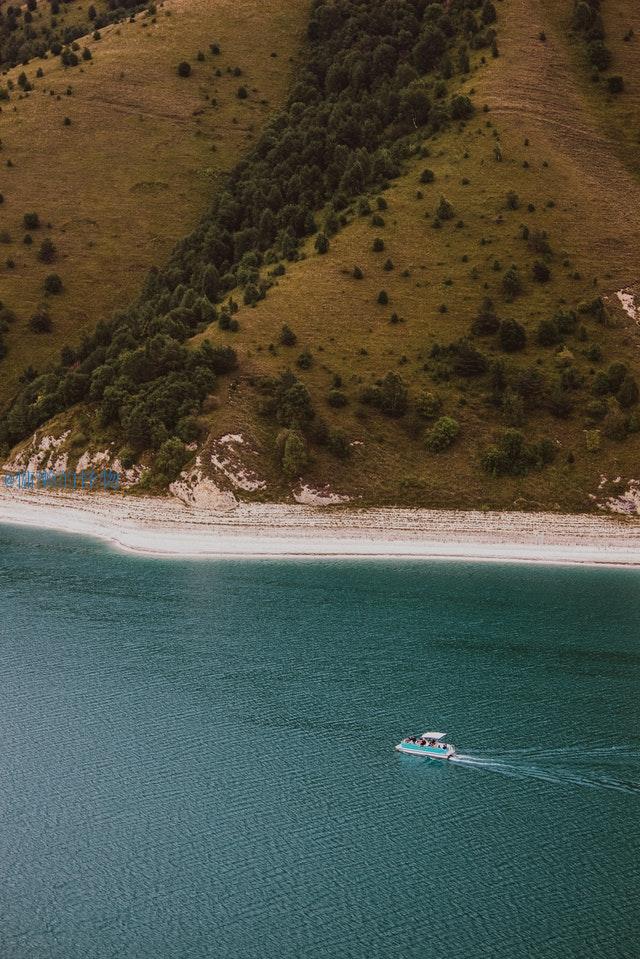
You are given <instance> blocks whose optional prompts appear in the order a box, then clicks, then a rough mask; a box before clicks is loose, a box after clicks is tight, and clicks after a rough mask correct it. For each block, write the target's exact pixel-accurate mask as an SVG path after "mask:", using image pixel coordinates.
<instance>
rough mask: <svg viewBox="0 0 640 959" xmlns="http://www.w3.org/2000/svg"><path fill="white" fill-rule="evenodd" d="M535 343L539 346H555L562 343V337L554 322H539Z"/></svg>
mask: <svg viewBox="0 0 640 959" xmlns="http://www.w3.org/2000/svg"><path fill="white" fill-rule="evenodd" d="M536 341H537V342H538V343H539V344H540V346H556V344H558V343H560V342H562V336H561V334H560V330H559V329H558V324H557V323H556V322H555V320H540V323H539V324H538V329H537V331H536Z"/></svg>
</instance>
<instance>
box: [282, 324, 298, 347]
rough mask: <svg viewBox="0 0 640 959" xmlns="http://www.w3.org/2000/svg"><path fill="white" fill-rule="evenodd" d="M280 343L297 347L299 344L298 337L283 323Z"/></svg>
mask: <svg viewBox="0 0 640 959" xmlns="http://www.w3.org/2000/svg"><path fill="white" fill-rule="evenodd" d="M280 342H281V344H282V345H283V346H295V345H296V343H297V342H298V337H297V336H296V334H295V333H294V332H293V330H292V329H291V327H290V326H288V325H287V324H286V323H283V325H282V330H281V331H280Z"/></svg>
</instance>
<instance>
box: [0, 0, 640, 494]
mask: <svg viewBox="0 0 640 959" xmlns="http://www.w3.org/2000/svg"><path fill="white" fill-rule="evenodd" d="M194 6H195V2H194V3H192V4H184V8H185V11H186V10H187V9H190V8H191V7H194ZM585 8H586V9H585ZM280 9H281V8H280ZM298 13H300V9H299V8H298ZM302 13H303V14H305V15H307V28H306V29H307V39H306V41H305V42H304V43H303V44H302V48H301V50H300V53H299V63H298V66H297V67H296V70H295V73H294V76H293V77H292V79H291V83H290V86H289V94H288V100H287V103H286V105H285V106H284V108H283V109H282V110H281V111H280V112H278V113H277V114H276V115H275V116H274V117H273V118H272V119H271V120H270V122H269V123H268V125H267V127H266V129H265V131H264V133H262V134H261V135H260V136H256V139H255V145H254V146H253V147H251V148H250V149H249V151H248V153H246V156H245V159H243V160H242V161H241V162H240V163H239V164H237V165H236V166H235V167H234V168H233V170H231V171H230V173H229V175H228V177H227V178H226V180H224V181H222V180H221V181H220V182H219V184H218V185H217V186H215V185H213V184H211V183H208V185H207V189H208V190H209V191H210V195H211V197H212V200H213V206H212V208H211V210H210V212H209V213H208V214H207V216H206V217H205V218H204V219H203V220H202V221H201V223H200V225H199V226H198V228H197V229H196V230H195V232H194V233H192V234H191V235H190V236H189V237H188V238H187V239H186V240H184V241H182V242H181V243H179V244H178V246H177V247H176V249H175V250H174V253H173V254H172V256H171V257H169V259H168V260H166V262H165V263H164V265H162V260H161V258H160V257H158V259H157V260H156V262H157V263H158V266H160V267H161V268H160V269H159V270H155V271H153V272H152V273H151V274H150V276H149V278H148V279H147V282H146V284H145V287H144V290H143V293H142V296H141V298H140V300H138V301H137V302H136V303H134V304H133V305H132V306H130V307H129V309H127V310H125V311H123V312H121V313H120V314H119V315H118V316H117V317H116V318H115V319H111V318H110V317H109V316H108V314H107V313H106V312H101V313H100V315H101V316H102V318H103V323H102V324H101V326H100V329H99V331H98V333H97V334H96V335H95V336H94V337H93V338H92V339H90V340H87V341H85V342H84V344H81V345H80V347H79V349H78V348H75V349H74V350H71V349H68V350H67V351H66V352H65V354H64V357H63V361H62V363H61V364H59V365H58V366H55V365H52V366H51V367H50V369H49V370H46V368H45V357H44V353H43V355H42V360H41V361H40V363H41V366H39V370H40V372H41V375H40V376H38V377H37V378H35V379H33V380H32V381H31V382H29V383H27V384H26V385H25V386H23V387H22V389H21V390H20V391H19V392H18V394H17V396H16V397H15V398H14V399H13V401H12V402H11V403H10V404H9V405H8V407H7V412H6V415H5V417H4V420H3V429H4V439H5V444H6V446H7V449H8V448H9V447H11V446H12V445H14V444H15V443H18V444H19V443H20V442H21V441H23V440H24V439H25V438H26V437H27V436H28V435H29V434H30V433H31V432H32V431H33V430H34V429H36V428H37V427H40V426H42V427H44V428H45V429H46V430H47V431H54V432H56V431H61V430H63V429H69V430H70V432H69V436H68V439H66V440H65V443H64V446H63V447H61V448H68V449H69V452H70V454H71V458H70V462H73V460H74V457H75V458H76V459H77V458H78V457H79V456H80V454H81V453H84V452H85V449H86V447H87V445H88V444H89V446H90V448H93V449H96V450H104V449H110V450H111V451H112V457H114V458H115V457H116V455H117V456H118V458H119V461H120V462H121V463H122V464H124V465H127V464H131V463H134V462H135V463H142V464H145V465H147V466H149V467H151V468H150V470H149V471H148V473H147V475H146V478H145V480H144V482H143V485H144V486H146V487H147V488H156V489H162V488H164V487H165V486H166V484H167V483H168V482H170V481H171V480H172V479H174V478H175V476H176V475H177V474H178V473H179V471H180V470H181V468H183V467H185V466H188V465H189V463H190V462H191V461H192V460H193V458H194V457H195V456H196V455H197V456H198V460H197V464H198V466H197V469H198V470H199V472H200V474H203V475H211V477H212V478H213V479H214V481H215V482H216V483H218V484H219V485H222V486H231V488H233V489H234V490H235V491H236V493H237V494H238V495H243V496H247V497H254V498H255V497H260V498H283V497H285V498H286V497H289V496H291V495H292V493H294V492H295V491H296V490H297V489H299V487H300V485H301V484H304V485H307V486H310V487H312V488H314V489H317V490H331V491H333V492H335V493H338V494H343V495H346V496H349V497H351V498H357V499H358V501H359V502H362V503H363V504H368V503H384V504H390V505H391V504H396V503H398V504H404V505H407V504H409V505H412V504H415V505H429V506H440V507H459V506H475V507H504V508H513V507H517V508H527V509H540V508H545V509H549V508H551V509H553V508H557V509H563V510H587V509H590V508H594V505H595V504H596V503H597V502H599V501H601V500H603V499H604V498H605V497H606V496H609V495H614V494H616V493H619V492H621V491H622V490H623V489H625V488H626V487H627V486H628V485H629V483H630V481H632V480H634V479H635V473H636V464H637V458H638V452H639V449H640V419H639V413H638V398H639V396H638V381H639V380H640V362H639V360H638V356H639V354H638V346H639V342H638V340H639V333H638V327H637V324H636V322H635V313H634V299H633V295H634V294H633V289H634V284H635V283H636V282H637V281H638V274H639V271H638V252H637V251H638V241H639V239H640V237H639V236H638V233H639V227H638V223H639V218H638V213H639V212H640V183H639V181H638V170H637V161H636V151H634V149H633V141H634V137H635V138H636V139H637V131H638V129H639V126H638V120H639V119H640V111H639V109H638V107H639V100H638V96H639V94H638V82H639V81H640V78H639V77H638V66H637V58H634V56H633V49H634V44H636V43H637V42H640V33H639V30H640V27H639V26H638V24H637V23H635V20H637V14H636V13H635V12H634V10H633V8H632V5H631V4H630V3H625V2H617V3H616V2H614V0H608V2H605V0H603V3H602V5H601V9H600V5H599V4H598V3H597V2H596V0H591V2H590V3H587V4H585V3H580V4H574V3H572V2H568V0H567V2H566V3H563V4H560V5H558V4H552V3H550V2H549V3H546V2H545V3H542V4H539V3H534V2H533V0H503V2H502V3H499V4H496V5H495V6H494V5H493V4H492V3H491V2H484V3H483V2H475V0H453V2H451V3H448V4H443V5H440V4H437V3H436V4H426V3H424V2H421V0H386V2H383V3H376V4H375V5H374V4H372V3H358V2H355V0H334V2H328V0H316V2H315V3H314V4H312V6H311V10H310V12H309V11H308V10H307V8H306V7H305V9H304V10H303V11H302ZM185 15H186V13H185ZM264 16H265V19H266V20H267V21H269V22H270V23H271V24H273V22H274V21H275V19H276V18H275V13H274V11H273V10H271V11H267V12H265V13H264ZM285 19H286V22H285V23H284V24H281V26H280V28H279V29H281V30H282V31H283V32H284V33H286V34H287V35H288V36H289V37H290V38H291V37H293V36H294V34H295V31H294V30H292V26H293V24H294V22H296V21H295V20H294V19H292V17H291V16H288V17H287V18H285ZM228 42H231V41H230V40H229V41H228ZM603 49H604V50H605V52H606V55H605V54H603V53H602V50H603ZM269 59H271V61H272V62H274V61H273V58H269ZM239 62H240V61H239ZM249 62H250V61H249ZM275 62H276V64H278V63H279V66H280V68H282V67H283V63H282V57H279V58H277V59H276V60H275ZM96 64H97V59H96ZM284 72H286V70H285V71H284ZM618 77H622V78H623V79H622V82H621V81H620V80H618V79H616V78H618ZM190 79H191V78H190ZM190 79H189V81H187V82H190ZM176 82H177V80H176ZM235 83H239V84H242V85H244V84H243V83H242V79H240V80H236V81H235ZM237 92H238V91H237V90H236V96H237ZM246 92H247V93H250V95H249V96H247V97H246V98H244V97H243V98H242V100H241V103H240V107H242V108H244V107H245V106H248V105H249V104H251V103H252V102H253V100H254V97H255V94H254V93H253V91H251V92H250V91H249V89H248V87H247V89H246ZM232 125H233V124H232ZM71 130H73V126H72V127H71ZM172 195H173V193H172ZM163 235H164V234H163ZM173 235H174V236H175V237H177V236H179V235H180V232H179V231H175V232H174V234H173ZM145 252H146V247H145ZM97 288H98V289H99V288H100V284H99V283H98V284H97ZM620 291H627V296H626V298H625V301H624V302H625V305H626V310H625V309H623V304H622V301H621V299H620V297H618V295H617V294H618V292H620ZM16 298H19V295H18V294H17V292H16V293H15V295H14V301H15V299H16ZM3 299H4V297H3ZM11 335H12V333H11V334H9V337H8V341H9V344H10V345H11V341H10V336H11ZM16 340H17V341H18V342H17V344H16V348H15V356H14V358H12V354H11V352H9V353H8V354H7V357H6V359H5V360H4V364H3V365H8V366H9V368H10V369H12V370H13V371H17V369H18V365H17V362H16V360H17V358H18V356H19V349H20V344H22V343H23V342H24V340H25V335H24V333H21V334H20V335H19V336H17V337H16ZM71 345H73V346H74V347H77V341H76V343H75V344H71ZM52 417H53V420H52ZM230 435H231V436H235V437H241V440H238V439H236V440H235V441H232V442H231V446H230V445H229V443H230V441H229V440H228V439H227V440H225V441H224V442H223V443H222V445H221V439H220V438H221V437H225V436H226V437H228V436H230ZM225 443H226V446H225ZM223 447H224V449H223ZM230 450H232V453H231V452H230ZM231 460H233V464H232V465H230V462H231ZM248 475H250V476H251V477H253V480H250V481H248V482H243V481H242V477H243V476H245V477H246V476H248ZM239 477H240V479H239ZM614 480H616V481H617V482H614Z"/></svg>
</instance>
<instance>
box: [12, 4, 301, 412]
mask: <svg viewBox="0 0 640 959" xmlns="http://www.w3.org/2000/svg"><path fill="white" fill-rule="evenodd" d="M304 22H305V3H304V2H299V0H291V2H284V3H283V2H281V0H278V2H275V0H268V2H261V3H256V2H254V0H240V2H234V3H231V2H230V0H217V2H216V3H215V4H212V3H210V2H208V0H188V2H185V0H166V2H165V3H164V4H162V5H159V6H158V7H157V12H156V14H155V15H154V16H150V15H146V14H139V15H138V17H137V18H136V19H135V21H134V22H129V21H127V22H125V23H121V24H118V25H113V26H109V27H106V28H104V29H103V30H102V31H101V39H100V40H99V41H96V40H94V39H91V38H89V39H88V40H87V41H86V46H87V47H88V49H89V50H90V51H91V53H92V59H91V60H88V61H84V60H81V61H80V64H79V65H78V66H76V67H73V68H66V67H65V66H64V65H63V63H62V61H61V58H60V57H55V58H54V57H51V56H49V57H48V58H47V59H44V60H42V59H39V58H38V59H34V60H32V61H30V63H29V64H28V65H27V66H26V67H16V68H15V69H13V70H11V71H9V73H8V74H7V77H6V78H5V79H6V80H13V81H14V82H15V90H14V92H13V94H12V95H11V99H10V101H8V102H5V103H4V105H3V109H2V113H1V114H0V138H1V142H2V153H1V154H0V156H1V158H2V172H1V174H0V192H1V193H2V194H3V198H4V202H3V204H2V205H1V206H0V234H1V236H0V239H1V240H2V243H0V300H1V301H2V302H3V304H4V306H5V307H8V308H9V309H10V310H12V311H13V312H14V313H15V314H16V316H17V321H16V322H15V323H13V324H12V325H11V327H10V328H9V330H8V332H7V333H6V335H5V337H4V342H5V344H6V347H7V349H8V355H7V358H6V359H5V360H4V362H2V364H1V365H0V372H1V375H0V401H6V399H7V398H8V396H9V395H10V393H11V392H12V391H13V390H14V389H15V386H16V380H17V376H18V375H19V374H20V373H21V372H22V371H23V369H24V368H25V367H27V366H32V367H35V368H36V369H37V370H41V369H43V368H44V366H45V365H46V363H47V362H48V361H50V360H51V359H53V358H54V357H56V356H57V355H58V352H59V350H60V348H61V347H62V346H63V345H65V344H70V345H74V344H75V343H77V342H79V339H80V334H81V333H83V332H85V331H91V330H93V329H94V328H95V326H96V323H97V322H98V321H99V320H101V319H105V318H107V317H108V316H110V314H111V312H112V310H113V309H115V308H120V307H125V306H126V305H127V304H128V303H129V302H130V301H131V300H132V299H133V298H134V297H135V296H136V295H137V294H138V292H139V290H140V288H141V286H142V283H143V281H144V277H145V275H146V273H147V271H148V269H149V267H151V266H152V265H154V264H159V263H162V262H163V260H164V259H165V258H166V257H167V256H168V254H169V252H170V250H171V248H172V246H173V245H174V243H175V242H176V240H177V239H179V238H180V237H181V236H183V235H184V234H185V233H186V232H188V231H189V230H190V229H192V228H193V226H194V225H195V224H196V222H197V221H198V220H199V218H200V217H201V216H202V214H203V212H204V210H205V209H206V208H207V206H208V204H209V202H210V198H211V194H212V192H213V191H214V189H215V184H216V182H217V181H218V179H219V178H220V177H222V176H224V175H225V174H226V173H227V172H228V171H229V169H231V167H233V165H234V164H235V163H236V162H237V160H238V158H239V157H240V156H241V155H242V153H243V152H244V151H246V150H247V148H248V147H249V146H250V145H251V144H252V142H253V141H254V140H255V138H256V136H257V135H258V134H259V132H260V129H261V126H262V124H263V123H264V121H265V119H266V118H267V117H268V116H269V114H270V113H271V112H272V111H273V110H274V109H276V108H277V107H278V106H279V104H280V102H281V101H282V98H283V96H284V93H285V91H286V88H287V85H288V82H289V74H290V69H291V64H290V62H289V59H290V56H292V55H293V54H294V53H295V52H296V51H297V49H298V47H299V43H300V36H301V33H302V31H303V29H304ZM254 31H257V32H258V33H259V34H260V35H261V38H262V40H261V43H260V44H258V45H257V47H256V45H255V44H254V41H253V37H254V35H255V34H254ZM212 43H215V44H217V45H218V46H219V49H220V53H216V54H213V53H212V52H211V50H210V44H212ZM82 45H83V46H84V45H85V41H83V42H82ZM200 51H202V56H203V60H202V62H200V61H199V60H198V54H199V52H200ZM272 53H273V54H277V56H272ZM182 60H186V61H188V62H189V63H190V64H191V66H192V72H191V75H190V76H189V77H188V78H181V77H179V76H178V75H177V65H178V63H179V62H180V61H182ZM236 68H239V69H240V70H241V71H242V75H241V76H240V77H238V76H235V75H234V73H233V71H235V70H236ZM39 70H40V71H41V72H42V73H43V76H42V77H39V76H38V75H37V73H38V71H39ZM218 71H219V72H220V74H221V75H220V76H218V75H217V72H218ZM22 72H24V73H25V74H26V77H27V79H28V82H29V83H31V84H32V85H33V88H34V89H33V91H31V92H28V93H26V94H25V93H20V88H19V86H18V84H17V78H18V76H19V75H20V73H22ZM241 84H244V85H245V86H246V87H247V88H248V89H249V90H250V96H249V97H247V99H245V100H239V99H238V96H237V91H238V88H239V86H240V85H241ZM67 93H68V94H69V95H67ZM66 118H68V120H69V121H70V125H65V120H66ZM9 164H10V165H9ZM30 212H35V213H37V215H38V217H39V221H40V224H41V225H40V226H39V227H38V228H37V229H34V230H30V229H29V228H27V227H25V224H24V221H23V218H24V215H25V214H28V213H30ZM25 235H29V236H30V237H31V238H32V240H33V242H32V244H31V245H25V243H24V242H23V241H24V238H25ZM45 238H49V239H51V241H52V242H53V244H54V246H55V249H56V253H55V257H54V258H53V260H52V262H50V263H43V262H41V261H40V259H39V258H38V251H39V249H40V246H41V243H42V240H43V239H45ZM50 273H56V274H58V275H59V276H60V278H61V280H62V282H63V285H64V288H63V292H62V293H61V294H59V295H47V294H46V292H45V289H44V281H45V278H46V276H47V275H49V274H50ZM43 306H44V307H45V309H46V311H47V312H48V313H49V315H50V317H51V320H52V324H53V326H52V332H51V333H50V334H46V333H43V334H37V333H33V332H31V331H30V330H29V329H28V325H27V324H28V321H29V319H30V317H31V316H32V315H33V314H34V313H37V312H39V311H41V309H42V307H43Z"/></svg>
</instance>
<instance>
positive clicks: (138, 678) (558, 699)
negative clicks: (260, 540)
mask: <svg viewBox="0 0 640 959" xmlns="http://www.w3.org/2000/svg"><path fill="white" fill-rule="evenodd" d="M0 544H1V546H2V550H1V552H0V565H1V567H2V569H1V577H2V578H1V584H2V587H1V589H2V591H1V597H2V603H1V609H0V612H1V626H0V628H1V639H0V956H2V959H15V957H19V959H22V957H24V959H93V957H95V959H112V957H127V959H147V957H148V959H165V957H166V959H183V957H184V959H187V957H189V959H196V957H198V959H199V957H209V956H211V957H214V956H215V957H229V959H253V957H256V959H258V957H260V959H271V957H274V959H280V957H286V959H288V957H302V956H304V957H350V959H354V957H355V959H360V957H362V959H365V957H366V959H372V957H374V959H375V957H380V959H395V957H402V959H407V957H421V959H422V957H428V959H440V957H442V959H445V957H446V959H476V957H477V959H480V957H482V959H485V957H489V956H495V957H508V959H520V957H535V959H542V957H558V959H560V957H561V959H570V957H576V959H584V957H587V956H588V957H589V959H594V957H606V959H612V957H633V959H637V956H638V942H640V914H639V910H638V907H637V903H638V895H639V893H640V865H639V863H640V723H639V720H640V705H639V703H640V696H639V691H640V687H639V680H640V573H638V572H634V571H624V570H610V569H609V570H608V569H595V570H590V569H576V568H557V567H556V568H554V567H532V566H526V565H510V566H506V565H491V564H488V565H476V564H465V563H457V564H456V563H448V562H446V563H445V562H440V563H426V562H423V563H409V562H393V563H391V562H390V563H383V562H378V561H370V562H351V561H339V562H327V561H318V562H315V561H306V562H299V563H294V562H282V561H259V562H248V561H229V562H210V561H207V562H184V561H181V562H170V561H164V560H153V559H140V558H137V557H132V556H127V555H123V554H120V553H118V552H115V551H112V550H110V549H108V548H107V547H106V546H103V545H101V544H99V543H97V542H94V541H92V540H87V539H79V538H74V537H66V536H62V535H57V534H52V533H45V532H34V531H32V530H19V529H11V528H7V527H0ZM424 728H442V729H443V730H446V732H447V733H448V736H449V739H450V740H451V741H452V742H454V743H455V744H456V745H457V747H458V749H459V750H460V751H461V752H462V753H463V754H464V755H465V756H467V757H468V758H467V759H463V760H462V761H461V762H457V763H442V762H441V763H437V762H429V761H425V760H416V759H412V758H411V757H403V756H400V755H399V754H397V753H395V752H394V750H393V746H394V744H395V743H396V742H398V741H399V739H400V738H401V737H402V736H403V735H405V734H407V733H409V732H413V733H420V732H421V731H422V730H423V729H424Z"/></svg>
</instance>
